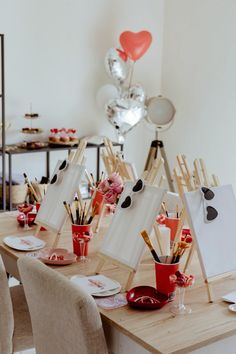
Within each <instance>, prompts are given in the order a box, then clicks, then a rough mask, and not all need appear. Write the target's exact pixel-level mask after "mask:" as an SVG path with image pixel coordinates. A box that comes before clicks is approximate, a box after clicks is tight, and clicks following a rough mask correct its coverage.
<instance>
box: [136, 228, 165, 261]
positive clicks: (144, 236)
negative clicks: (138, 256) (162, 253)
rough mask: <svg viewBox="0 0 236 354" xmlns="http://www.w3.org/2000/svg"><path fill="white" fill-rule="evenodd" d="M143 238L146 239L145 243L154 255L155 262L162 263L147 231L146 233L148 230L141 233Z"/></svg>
mask: <svg viewBox="0 0 236 354" xmlns="http://www.w3.org/2000/svg"><path fill="white" fill-rule="evenodd" d="M141 236H142V238H143V239H144V242H145V243H146V245H147V246H148V248H149V250H150V251H151V254H152V256H153V258H154V260H155V261H156V262H158V263H161V261H160V258H159V257H158V255H157V253H156V251H155V250H154V248H153V245H152V242H151V240H150V238H149V236H148V233H147V231H146V230H143V231H142V232H141Z"/></svg>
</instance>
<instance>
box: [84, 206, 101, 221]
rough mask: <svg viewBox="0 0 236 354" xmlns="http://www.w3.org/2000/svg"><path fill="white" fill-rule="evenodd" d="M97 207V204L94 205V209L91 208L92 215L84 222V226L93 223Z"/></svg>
mask: <svg viewBox="0 0 236 354" xmlns="http://www.w3.org/2000/svg"><path fill="white" fill-rule="evenodd" d="M98 207H99V203H96V204H95V206H94V208H93V210H92V215H91V216H90V217H89V219H88V221H87V222H86V224H88V225H89V224H91V222H92V221H93V218H94V216H95V215H96V211H97V209H98Z"/></svg>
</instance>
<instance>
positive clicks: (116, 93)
mask: <svg viewBox="0 0 236 354" xmlns="http://www.w3.org/2000/svg"><path fill="white" fill-rule="evenodd" d="M151 42H152V35H151V33H150V32H148V31H141V32H138V33H134V32H130V31H125V32H123V33H121V35H120V45H121V48H122V49H119V48H110V49H109V50H108V52H107V53H106V56H105V69H106V72H107V74H108V76H109V77H110V78H111V79H112V80H113V82H114V84H115V85H111V84H109V85H104V86H102V87H101V88H100V90H99V92H98V94H97V102H98V104H99V105H100V106H102V107H103V108H104V106H105V113H106V116H107V119H108V121H109V122H110V123H111V124H112V125H113V126H114V127H115V128H116V130H117V133H118V136H119V141H120V142H123V141H124V137H125V135H126V134H127V133H128V132H129V131H130V130H131V129H132V128H133V127H135V126H136V125H137V124H138V123H139V122H140V121H141V120H142V119H143V118H144V117H145V116H146V112H147V106H146V94H145V91H144V89H143V87H142V86H141V85H140V84H132V78H133V71H134V64H135V62H136V61H137V60H139V59H140V58H141V57H142V56H143V55H144V54H145V53H146V51H147V50H148V48H149V47H150V45H151ZM128 78H129V84H126V81H127V80H128Z"/></svg>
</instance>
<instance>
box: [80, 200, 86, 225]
mask: <svg viewBox="0 0 236 354" xmlns="http://www.w3.org/2000/svg"><path fill="white" fill-rule="evenodd" d="M85 210H86V202H85V203H84V209H83V212H82V217H81V225H84V218H85Z"/></svg>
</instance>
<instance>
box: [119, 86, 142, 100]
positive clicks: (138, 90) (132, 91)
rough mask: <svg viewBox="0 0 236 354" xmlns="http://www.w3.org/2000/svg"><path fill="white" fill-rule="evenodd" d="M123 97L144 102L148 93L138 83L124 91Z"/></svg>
mask: <svg viewBox="0 0 236 354" xmlns="http://www.w3.org/2000/svg"><path fill="white" fill-rule="evenodd" d="M122 97H123V98H131V99H133V100H135V101H137V102H139V103H144V102H145V100H146V94H145V92H144V89H143V88H142V86H141V85H140V84H136V85H133V86H131V87H130V88H128V89H127V90H126V91H124V93H123V96H122Z"/></svg>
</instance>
